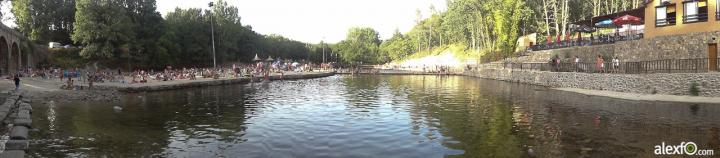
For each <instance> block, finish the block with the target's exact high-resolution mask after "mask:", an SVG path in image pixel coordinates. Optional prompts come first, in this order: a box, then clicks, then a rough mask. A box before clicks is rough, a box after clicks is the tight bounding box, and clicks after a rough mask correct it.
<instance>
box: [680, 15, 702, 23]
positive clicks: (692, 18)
mask: <svg viewBox="0 0 720 158" xmlns="http://www.w3.org/2000/svg"><path fill="white" fill-rule="evenodd" d="M682 18H683V23H694V22H706V21H708V14H707V13H701V14H695V15H683V17H682Z"/></svg>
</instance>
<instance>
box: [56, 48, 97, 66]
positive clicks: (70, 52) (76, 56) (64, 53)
mask: <svg viewBox="0 0 720 158" xmlns="http://www.w3.org/2000/svg"><path fill="white" fill-rule="evenodd" d="M49 52H50V57H49V58H48V63H49V64H50V65H51V66H58V67H63V68H71V67H81V66H82V65H84V64H85V63H86V62H87V61H85V60H84V59H83V58H82V56H80V49H77V48H70V49H50V50H49Z"/></svg>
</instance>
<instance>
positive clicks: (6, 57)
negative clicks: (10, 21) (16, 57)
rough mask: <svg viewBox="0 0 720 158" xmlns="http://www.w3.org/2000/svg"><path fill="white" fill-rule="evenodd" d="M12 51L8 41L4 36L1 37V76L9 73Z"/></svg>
mask: <svg viewBox="0 0 720 158" xmlns="http://www.w3.org/2000/svg"><path fill="white" fill-rule="evenodd" d="M9 53H10V49H8V44H7V39H5V37H4V36H0V74H6V73H7V72H8V70H9V69H8V66H9V65H10V63H9V62H10V54H9Z"/></svg>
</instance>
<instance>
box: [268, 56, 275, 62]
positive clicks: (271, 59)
mask: <svg viewBox="0 0 720 158" xmlns="http://www.w3.org/2000/svg"><path fill="white" fill-rule="evenodd" d="M273 60H275V59H273V58H272V56H268V58H267V61H273Z"/></svg>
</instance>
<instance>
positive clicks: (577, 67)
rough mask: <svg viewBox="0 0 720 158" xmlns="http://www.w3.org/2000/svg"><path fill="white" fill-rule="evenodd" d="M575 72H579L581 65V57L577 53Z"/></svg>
mask: <svg viewBox="0 0 720 158" xmlns="http://www.w3.org/2000/svg"><path fill="white" fill-rule="evenodd" d="M574 62H575V72H578V69H579V67H580V58H579V57H578V56H577V55H576V56H575V61H574Z"/></svg>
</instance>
